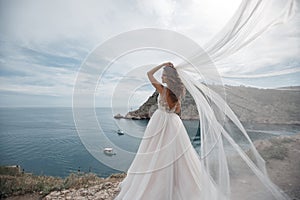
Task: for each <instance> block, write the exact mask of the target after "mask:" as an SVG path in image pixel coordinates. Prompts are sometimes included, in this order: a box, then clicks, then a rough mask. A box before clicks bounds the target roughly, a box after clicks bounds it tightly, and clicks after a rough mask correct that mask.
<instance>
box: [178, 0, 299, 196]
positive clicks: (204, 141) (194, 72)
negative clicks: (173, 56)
mask: <svg viewBox="0 0 300 200" xmlns="http://www.w3.org/2000/svg"><path fill="white" fill-rule="evenodd" d="M274 1H275V0H274ZM272 3H273V1H272V0H269V1H267V0H265V1H263V0H243V1H242V3H241V4H240V6H239V8H238V10H237V12H236V13H235V15H234V16H233V17H232V18H231V20H230V21H229V22H228V23H227V25H226V26H225V27H224V28H223V29H222V30H221V31H220V32H219V33H218V34H217V35H216V36H215V37H214V38H213V39H212V40H211V41H209V42H208V43H207V44H206V45H205V47H204V50H205V52H206V53H203V52H201V53H195V54H194V56H191V57H190V58H188V59H187V61H184V62H183V63H181V64H179V65H178V66H176V69H177V71H178V74H179V76H180V78H181V80H182V82H183V84H184V85H185V87H186V89H187V90H188V91H189V92H190V94H191V95H192V97H193V98H194V100H195V103H196V105H197V109H198V113H199V120H200V134H201V136H200V137H201V146H200V149H199V150H200V151H199V152H200V153H199V158H200V159H201V160H202V162H201V164H202V167H203V168H204V169H205V170H206V171H207V172H208V174H209V175H210V176H211V177H212V178H213V180H214V181H215V183H216V185H217V187H218V189H219V190H221V191H222V193H223V194H224V195H225V196H227V197H228V199H290V198H289V197H288V196H287V195H286V194H285V193H284V192H283V191H282V190H281V189H280V188H279V187H278V186H276V185H275V184H274V183H273V182H272V181H271V180H270V179H269V176H268V174H267V170H266V164H265V160H264V159H263V158H262V157H261V155H260V154H259V153H258V151H257V150H256V148H255V146H254V144H253V142H252V141H251V139H250V138H249V136H248V134H247V132H246V130H245V129H244V127H243V125H242V124H241V122H240V121H239V119H238V118H237V116H236V115H235V114H234V112H233V111H232V110H231V109H230V107H229V106H228V105H227V104H226V101H225V100H224V99H223V98H222V97H221V95H219V94H218V93H216V92H215V91H214V90H212V89H211V88H210V87H208V86H207V85H206V84H204V83H203V81H205V80H204V78H205V79H214V77H213V76H212V75H211V66H212V65H218V62H219V61H222V60H223V59H225V58H227V57H228V56H230V55H232V54H234V53H236V52H237V51H238V50H240V49H241V48H243V47H245V46H246V45H248V44H249V43H250V42H251V41H253V40H255V39H256V38H257V37H259V36H260V35H261V34H262V33H264V32H265V31H267V30H268V29H269V28H271V27H273V26H275V25H278V24H281V23H284V22H286V21H287V20H289V19H290V18H291V16H292V15H293V13H294V12H295V9H296V5H295V1H293V0H289V1H286V2H285V3H284V6H282V7H281V8H280V12H278V13H277V15H276V16H274V15H270V13H272V12H273V10H272V9H273V6H272ZM233 128H235V131H232V129H233Z"/></svg>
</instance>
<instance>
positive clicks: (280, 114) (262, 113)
mask: <svg viewBox="0 0 300 200" xmlns="http://www.w3.org/2000/svg"><path fill="white" fill-rule="evenodd" d="M209 87H210V88H211V89H213V90H214V91H215V92H217V93H218V94H220V95H221V96H222V97H223V98H224V99H226V102H227V104H228V105H229V106H230V107H231V108H232V110H233V111H234V112H235V114H236V115H237V116H238V118H239V119H240V121H242V122H254V123H271V124H300V101H299V99H300V88H299V87H290V88H278V89H259V88H253V87H245V86H228V85H226V86H225V87H220V86H215V85H211V86H209ZM157 97H158V93H157V92H154V93H153V94H152V95H151V96H150V97H149V98H148V99H147V101H146V102H145V103H144V104H143V105H141V106H140V107H139V108H138V109H137V110H135V111H131V112H128V113H127V114H126V115H125V117H124V118H127V119H148V118H150V117H151V115H152V114H153V112H154V111H155V110H156V109H157ZM119 117H120V116H119ZM181 118H182V119H198V112H197V108H196V105H195V102H194V100H193V98H192V97H191V95H190V94H189V93H188V92H187V94H186V96H185V98H184V100H183V102H182V113H181Z"/></svg>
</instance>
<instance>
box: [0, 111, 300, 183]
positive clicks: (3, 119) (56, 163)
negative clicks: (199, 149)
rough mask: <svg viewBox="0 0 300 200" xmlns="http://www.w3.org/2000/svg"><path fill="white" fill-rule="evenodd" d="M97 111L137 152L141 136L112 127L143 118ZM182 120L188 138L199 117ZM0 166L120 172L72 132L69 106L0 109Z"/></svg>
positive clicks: (260, 130) (254, 131)
mask: <svg viewBox="0 0 300 200" xmlns="http://www.w3.org/2000/svg"><path fill="white" fill-rule="evenodd" d="M96 113H97V117H98V119H99V120H100V121H101V127H102V128H103V131H104V133H105V134H106V135H107V137H108V138H109V139H110V140H111V141H112V142H113V143H115V144H117V145H118V146H120V147H122V148H124V149H127V150H129V151H132V152H136V151H137V149H138V146H139V142H140V139H138V138H135V137H131V136H129V135H127V134H125V135H122V136H119V135H118V134H117V133H116V131H117V129H118V128H119V126H118V125H120V124H121V127H122V128H124V129H130V130H131V131H133V132H136V134H137V135H138V134H140V135H142V134H143V132H144V130H145V128H146V126H147V123H148V121H147V120H137V121H136V120H124V119H121V120H118V121H117V120H115V119H113V117H112V113H111V109H109V108H97V109H96ZM184 124H185V126H186V128H187V130H188V132H189V135H190V137H191V138H193V137H194V135H195V134H196V132H197V128H198V122H196V121H184ZM246 127H248V133H249V135H250V137H251V138H253V139H260V138H267V137H270V136H272V135H281V134H294V133H297V132H300V127H299V126H281V125H272V126H269V125H246ZM95 131H97V130H95ZM198 144H199V141H198ZM194 145H197V141H196V142H195V143H194ZM0 165H21V167H22V168H24V170H25V172H31V173H34V174H37V175H41V174H43V175H52V176H60V177H65V176H68V175H69V174H70V173H71V172H77V171H78V170H79V169H80V171H82V172H89V171H91V172H94V173H96V174H98V175H99V176H101V177H107V176H109V175H110V174H112V173H117V172H119V171H117V170H115V169H111V168H110V167H108V166H106V165H104V164H102V163H100V162H99V161H98V160H96V159H95V158H94V157H93V156H91V154H90V153H89V152H88V151H87V150H86V149H85V147H84V146H83V145H82V143H81V140H80V138H79V136H78V134H77V131H76V128H75V125H74V121H73V114H72V109H71V108H0Z"/></svg>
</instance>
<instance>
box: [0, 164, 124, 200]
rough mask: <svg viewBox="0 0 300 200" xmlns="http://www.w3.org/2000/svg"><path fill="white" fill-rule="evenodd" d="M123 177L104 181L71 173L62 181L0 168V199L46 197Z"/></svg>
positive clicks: (14, 169)
mask: <svg viewBox="0 0 300 200" xmlns="http://www.w3.org/2000/svg"><path fill="white" fill-rule="evenodd" d="M124 176H125V175H124V174H114V175H111V176H110V177H108V178H107V179H104V178H101V177H98V176H97V175H96V174H92V173H88V174H85V173H78V174H74V173H73V174H70V175H69V176H68V177H66V178H65V179H63V178H60V177H52V176H36V175H32V174H26V173H22V172H20V171H19V170H17V169H16V168H13V167H3V166H0V199H2V198H5V197H9V196H15V195H23V194H27V193H39V194H41V195H42V196H46V195H47V194H49V193H50V192H52V191H61V190H65V189H70V188H74V189H79V188H84V187H86V188H87V187H90V186H94V185H98V184H100V183H103V182H106V181H111V182H114V181H117V180H120V179H121V178H124Z"/></svg>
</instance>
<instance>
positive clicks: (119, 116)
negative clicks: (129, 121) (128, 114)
mask: <svg viewBox="0 0 300 200" xmlns="http://www.w3.org/2000/svg"><path fill="white" fill-rule="evenodd" d="M114 118H115V119H121V118H124V117H123V116H122V115H121V114H120V113H118V114H116V115H115V116H114Z"/></svg>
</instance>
